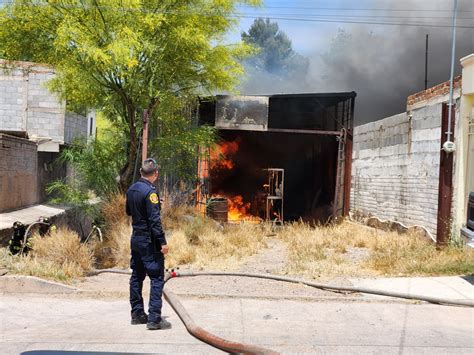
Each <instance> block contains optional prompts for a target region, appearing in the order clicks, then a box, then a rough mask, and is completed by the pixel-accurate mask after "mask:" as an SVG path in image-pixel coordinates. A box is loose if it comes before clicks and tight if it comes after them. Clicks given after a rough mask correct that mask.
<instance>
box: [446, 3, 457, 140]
mask: <svg viewBox="0 0 474 355" xmlns="http://www.w3.org/2000/svg"><path fill="white" fill-rule="evenodd" d="M457 16H458V0H454V14H453V40H452V44H451V74H450V77H449V111H448V132H446V135H447V141H448V142H450V141H451V133H452V132H451V120H452V112H453V110H452V108H453V90H454V87H453V86H454V83H453V80H454V61H455V55H456V20H457Z"/></svg>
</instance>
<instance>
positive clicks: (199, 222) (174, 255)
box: [167, 216, 266, 270]
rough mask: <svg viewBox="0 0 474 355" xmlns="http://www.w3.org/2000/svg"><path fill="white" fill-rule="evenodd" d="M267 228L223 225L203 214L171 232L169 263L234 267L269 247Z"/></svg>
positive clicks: (169, 264) (168, 264) (173, 264)
mask: <svg viewBox="0 0 474 355" xmlns="http://www.w3.org/2000/svg"><path fill="white" fill-rule="evenodd" d="M264 235H265V233H263V231H262V230H261V229H260V228H258V227H257V226H253V225H248V224H238V225H227V226H225V227H221V226H219V225H217V224H216V223H215V222H214V221H212V220H209V219H207V218H204V217H201V216H194V217H193V218H192V219H191V220H188V221H187V222H186V223H185V225H184V226H183V228H182V229H176V230H173V231H172V232H171V235H170V237H169V245H170V250H171V251H170V255H169V256H168V257H167V266H168V267H176V266H179V265H184V264H189V265H192V266H194V267H197V268H204V267H208V268H212V269H220V270H223V269H232V268H234V267H236V266H237V265H239V264H240V263H241V262H242V261H243V260H244V259H245V258H246V257H247V256H249V255H253V254H255V253H257V252H258V251H259V250H260V249H262V248H263V247H265V245H266V244H265V241H264V238H265V237H264Z"/></svg>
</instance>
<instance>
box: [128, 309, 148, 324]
mask: <svg viewBox="0 0 474 355" xmlns="http://www.w3.org/2000/svg"><path fill="white" fill-rule="evenodd" d="M147 323H148V316H147V314H146V313H145V312H143V313H139V314H132V324H133V325H136V324H147Z"/></svg>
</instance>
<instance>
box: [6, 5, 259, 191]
mask: <svg viewBox="0 0 474 355" xmlns="http://www.w3.org/2000/svg"><path fill="white" fill-rule="evenodd" d="M237 3H247V4H252V5H256V4H258V3H259V0H241V1H238V0H161V1H156V0H49V1H48V0H16V1H13V2H12V4H10V5H8V6H6V7H4V8H2V9H1V10H0V57H3V58H5V59H9V60H32V61H36V62H41V63H46V64H50V65H52V66H54V67H55V70H56V76H55V78H54V79H53V80H52V81H51V83H50V88H51V89H52V90H53V91H55V92H57V93H58V94H59V95H60V97H61V98H63V99H65V100H66V101H67V103H68V106H69V107H72V108H81V107H85V106H89V107H90V106H95V107H97V108H101V109H103V111H104V112H105V113H106V114H107V118H108V119H110V120H111V121H112V122H114V124H116V125H117V126H119V127H122V128H123V129H124V133H125V134H126V136H127V137H128V139H129V141H128V142H127V159H126V162H125V164H124V166H123V168H122V170H121V174H120V175H121V176H120V185H121V187H122V189H125V188H126V187H127V186H128V184H129V183H130V181H131V179H132V177H133V171H134V162H135V159H136V155H137V150H138V141H139V138H138V136H139V132H140V129H141V126H142V116H143V112H144V110H148V112H149V117H150V118H151V120H152V121H156V120H157V119H158V113H157V107H158V106H159V104H160V101H161V98H162V97H163V96H165V95H175V96H179V95H182V94H184V95H187V94H189V93H202V92H211V91H213V90H230V89H232V88H233V86H234V85H235V84H236V83H237V80H238V77H239V76H240V75H241V74H242V73H243V68H242V67H241V65H240V64H239V60H242V58H244V57H245V56H246V55H248V54H249V53H251V51H252V50H251V48H250V46H248V45H245V44H243V43H241V44H237V45H228V44H225V43H224V42H223V41H224V35H225V33H226V32H227V31H228V30H229V29H230V28H231V26H233V25H234V24H235V21H236V20H235V19H233V18H232V13H233V12H234V11H235V6H236V4H237Z"/></svg>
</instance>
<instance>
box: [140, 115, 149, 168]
mask: <svg viewBox="0 0 474 355" xmlns="http://www.w3.org/2000/svg"><path fill="white" fill-rule="evenodd" d="M148 121H149V117H148V109H145V110H143V130H142V132H143V133H142V164H143V162H144V161H145V159H146V158H147V155H148Z"/></svg>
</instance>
